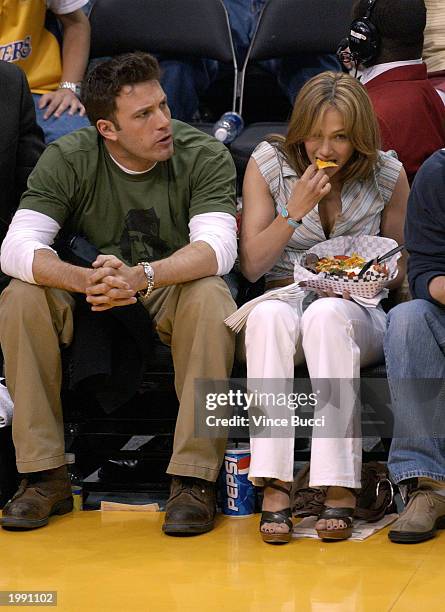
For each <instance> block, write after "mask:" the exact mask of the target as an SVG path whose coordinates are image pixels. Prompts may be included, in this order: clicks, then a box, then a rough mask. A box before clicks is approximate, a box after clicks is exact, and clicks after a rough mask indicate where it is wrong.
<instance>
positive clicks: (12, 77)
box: [0, 62, 44, 244]
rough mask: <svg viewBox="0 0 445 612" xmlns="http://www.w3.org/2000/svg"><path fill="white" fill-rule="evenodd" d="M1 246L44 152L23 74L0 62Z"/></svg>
mask: <svg viewBox="0 0 445 612" xmlns="http://www.w3.org/2000/svg"><path fill="white" fill-rule="evenodd" d="M0 133H1V147H0V193H1V198H0V244H1V243H2V242H3V238H4V237H5V234H6V231H7V229H8V226H9V222H10V221H11V218H12V216H13V214H14V213H15V211H16V209H17V206H18V204H19V200H20V196H21V195H22V193H23V191H25V189H26V181H27V179H28V175H29V173H30V172H31V170H32V169H33V168H34V166H35V164H36V162H37V160H38V159H39V157H40V155H41V153H42V152H43V149H44V144H43V134H42V131H41V130H40V128H39V127H38V125H37V124H36V114H35V112H34V105H33V102H32V97H31V93H30V91H29V87H28V84H27V82H26V77H25V75H24V74H23V72H22V71H21V70H20V69H19V68H17V66H13V65H11V64H7V63H6V62H0Z"/></svg>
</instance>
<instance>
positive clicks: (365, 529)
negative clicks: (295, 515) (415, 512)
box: [292, 514, 399, 542]
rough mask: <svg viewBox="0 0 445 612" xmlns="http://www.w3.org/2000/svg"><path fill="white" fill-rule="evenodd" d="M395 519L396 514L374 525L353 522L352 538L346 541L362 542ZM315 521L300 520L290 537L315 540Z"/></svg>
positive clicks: (312, 518) (387, 516)
mask: <svg viewBox="0 0 445 612" xmlns="http://www.w3.org/2000/svg"><path fill="white" fill-rule="evenodd" d="M397 518H399V515H398V514H387V515H386V516H384V517H383V518H382V519H380V521H376V522H375V523H367V522H366V521H361V520H360V521H359V520H354V525H353V528H352V536H351V537H350V538H349V539H348V541H353V542H362V541H363V540H366V539H367V538H369V537H370V536H372V535H374V533H377V531H380V530H381V529H383V528H384V527H386V526H387V525H389V524H390V523H393V522H394V521H395V520H396V519H397ZM317 520H318V518H317V517H316V516H307V517H306V518H304V519H301V521H300V522H299V523H297V524H296V525H295V526H294V529H293V532H292V537H293V538H314V539H317V538H318V534H317V532H316V531H315V523H316V522H317Z"/></svg>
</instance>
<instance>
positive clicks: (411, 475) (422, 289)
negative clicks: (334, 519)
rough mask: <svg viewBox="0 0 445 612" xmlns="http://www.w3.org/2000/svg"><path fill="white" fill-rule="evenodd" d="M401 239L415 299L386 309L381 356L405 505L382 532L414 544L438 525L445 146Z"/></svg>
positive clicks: (442, 493) (426, 170) (444, 474)
mask: <svg viewBox="0 0 445 612" xmlns="http://www.w3.org/2000/svg"><path fill="white" fill-rule="evenodd" d="M405 244H406V248H407V250H408V252H409V260H408V280H409V285H410V289H411V293H412V295H413V298H414V299H413V300H412V301H410V302H406V303H405V304H400V305H399V306H396V307H395V308H393V309H392V310H391V311H390V312H389V315H388V331H387V334H386V338H385V358H386V367H387V372H388V382H389V386H390V390H391V403H392V407H393V411H394V434H393V440H392V443H391V449H390V453H389V461H388V467H389V469H390V471H391V475H392V477H393V479H394V481H395V482H396V483H398V484H399V485H406V487H407V489H408V491H407V493H408V504H407V506H406V508H405V509H404V511H403V512H402V514H401V515H400V518H399V519H398V520H397V521H396V522H395V523H393V524H392V525H391V530H390V531H389V533H388V536H389V539H390V540H391V541H393V542H397V543H401V544H402V543H407V544H409V543H412V544H414V543H417V542H423V541H424V540H428V539H430V538H432V537H433V536H434V535H435V532H436V529H438V528H440V527H443V528H445V409H444V403H443V385H444V381H445V354H444V346H445V309H444V306H445V151H437V152H436V153H435V154H434V155H433V156H432V157H430V158H429V159H428V160H427V161H426V162H425V164H424V165H423V166H422V168H421V169H420V170H419V172H418V174H417V176H416V179H415V181H414V184H413V187H412V190H411V194H410V198H409V201H408V211H407V217H406V225H405Z"/></svg>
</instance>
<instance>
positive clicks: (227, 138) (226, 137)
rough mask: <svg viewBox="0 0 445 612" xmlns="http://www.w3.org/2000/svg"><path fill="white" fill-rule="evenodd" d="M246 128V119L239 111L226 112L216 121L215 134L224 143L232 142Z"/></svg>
mask: <svg viewBox="0 0 445 612" xmlns="http://www.w3.org/2000/svg"><path fill="white" fill-rule="evenodd" d="M243 129H244V120H243V118H242V117H241V115H239V114H238V113H235V112H232V111H230V112H228V113H224V115H222V117H221V118H220V119H218V121H217V122H216V123H215V127H214V128H213V135H214V136H215V138H216V139H217V140H219V141H220V142H223V143H224V144H230V143H231V142H233V141H234V140H235V138H236V137H237V136H239V135H240V134H241V132H242V131H243Z"/></svg>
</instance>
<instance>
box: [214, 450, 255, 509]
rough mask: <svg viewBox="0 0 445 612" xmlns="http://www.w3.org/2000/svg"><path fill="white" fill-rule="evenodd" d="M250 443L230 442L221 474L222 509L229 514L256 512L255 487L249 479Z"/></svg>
mask: <svg viewBox="0 0 445 612" xmlns="http://www.w3.org/2000/svg"><path fill="white" fill-rule="evenodd" d="M249 467H250V448H249V445H248V444H239V445H238V446H236V445H235V444H229V446H228V447H227V449H226V452H225V454H224V463H223V466H222V468H221V474H220V491H221V510H222V512H223V514H226V515H227V516H241V517H245V516H251V515H252V514H253V513H254V512H255V487H254V486H253V484H252V483H251V482H250V481H249V480H248V478H247V474H248V473H249Z"/></svg>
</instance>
